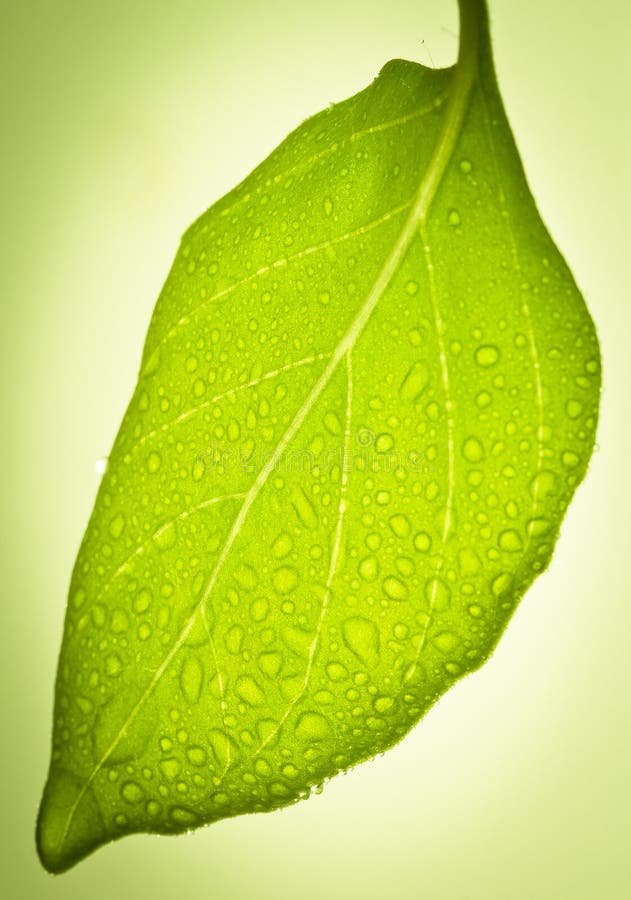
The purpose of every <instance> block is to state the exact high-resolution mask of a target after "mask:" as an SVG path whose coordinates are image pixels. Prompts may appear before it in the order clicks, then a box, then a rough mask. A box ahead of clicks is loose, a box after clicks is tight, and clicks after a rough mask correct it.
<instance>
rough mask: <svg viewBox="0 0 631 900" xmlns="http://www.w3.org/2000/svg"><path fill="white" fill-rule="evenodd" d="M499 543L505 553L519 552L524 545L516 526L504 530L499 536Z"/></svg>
mask: <svg viewBox="0 0 631 900" xmlns="http://www.w3.org/2000/svg"><path fill="white" fill-rule="evenodd" d="M498 544H499V545H500V549H502V550H504V552H505V553H518V552H519V551H520V550H521V549H522V548H523V546H524V545H523V541H522V539H521V536H520V534H519V532H518V531H515V529H514V528H507V529H506V530H505V531H502V533H501V534H500V536H499V538H498Z"/></svg>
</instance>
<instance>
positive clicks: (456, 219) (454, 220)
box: [447, 209, 460, 228]
mask: <svg viewBox="0 0 631 900" xmlns="http://www.w3.org/2000/svg"><path fill="white" fill-rule="evenodd" d="M447 221H448V222H449V224H450V225H452V226H453V227H454V228H456V227H457V226H458V225H460V213H459V212H458V210H457V209H452V210H450V212H449V215H448V216H447Z"/></svg>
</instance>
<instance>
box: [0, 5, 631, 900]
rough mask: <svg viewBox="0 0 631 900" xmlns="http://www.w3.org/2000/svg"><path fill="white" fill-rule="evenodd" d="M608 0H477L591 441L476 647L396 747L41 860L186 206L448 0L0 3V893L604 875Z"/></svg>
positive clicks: (625, 447)
mask: <svg viewBox="0 0 631 900" xmlns="http://www.w3.org/2000/svg"><path fill="white" fill-rule="evenodd" d="M628 10H629V7H628V5H627V3H626V0H600V2H594V0H576V2H569V0H567V2H558V3H554V2H551V0H528V2H517V0H495V2H493V0H491V12H492V17H493V34H494V39H495V47H496V59H497V65H498V70H499V80H500V86H501V88H502V90H503V93H504V97H505V101H506V104H507V107H508V113H509V118H510V120H511V122H512V124H513V128H514V130H515V133H516V137H517V143H518V145H519V147H520V148H521V152H522V154H523V157H524V160H525V165H526V170H527V173H528V175H529V178H530V181H531V185H532V187H533V190H534V193H535V196H536V198H537V200H538V203H539V206H540V209H541V212H542V214H543V217H544V219H545V221H546V222H547V224H548V226H549V227H550V230H551V232H552V234H553V235H554V237H555V238H556V240H557V242H558V243H559V245H560V247H561V250H562V251H563V252H564V253H565V254H566V256H567V258H568V261H569V263H570V266H571V267H572V269H573V271H574V274H575V276H576V278H577V280H578V283H579V285H580V286H581V287H582V289H583V291H584V293H585V295H586V298H587V301H588V303H589V306H590V309H591V311H592V314H593V316H594V318H595V320H596V323H597V326H598V328H599V333H600V337H601V341H602V348H603V356H604V383H605V389H604V394H603V405H602V417H601V424H600V431H599V443H600V447H599V449H598V452H596V454H595V455H594V459H593V462H592V465H591V468H590V472H589V474H588V477H587V480H586V482H585V484H584V485H583V486H582V487H581V488H580V490H579V492H578V494H577V496H576V498H575V501H574V503H573V505H572V507H571V509H570V513H569V516H568V518H567V521H566V522H565V524H564V527H563V530H562V536H561V540H560V542H559V545H558V549H557V552H556V554H555V557H554V559H553V562H552V565H551V567H550V569H549V571H548V572H547V573H546V574H545V575H544V576H542V577H541V578H540V579H539V581H538V582H537V584H536V585H535V586H534V587H533V588H532V589H531V591H530V592H529V594H528V595H527V597H526V598H525V599H524V600H523V602H522V605H521V607H520V609H519V611H518V612H517V614H516V615H515V617H514V619H513V621H512V623H511V625H510V627H509V630H508V632H507V633H506V635H505V636H504V638H503V639H502V641H501V643H500V646H499V648H498V650H497V652H496V653H495V655H494V657H493V658H492V659H491V661H490V662H489V663H488V664H487V665H486V666H485V667H484V669H483V670H482V671H480V672H479V673H478V674H476V675H474V676H472V677H470V678H469V679H467V680H465V681H464V682H462V683H461V684H459V685H458V686H456V688H454V690H453V691H452V692H451V693H449V694H448V695H447V696H446V697H445V698H444V699H443V700H442V701H441V702H440V704H439V705H438V707H436V708H435V709H434V710H433V711H432V712H431V713H430V715H428V716H427V718H426V719H425V720H424V721H423V722H422V723H421V724H420V725H419V726H418V727H417V728H416V729H415V731H414V732H413V733H412V734H411V735H409V736H408V737H407V738H406V739H405V740H404V741H403V742H402V743H401V744H400V745H399V746H398V747H396V748H395V749H393V750H392V751H390V752H389V753H388V754H386V755H385V756H384V757H383V758H380V759H377V760H375V761H373V762H371V763H366V764H364V765H363V766H361V767H359V768H358V769H356V770H355V771H353V772H351V773H349V774H348V775H347V776H346V777H339V778H338V779H337V780H334V781H333V782H331V783H330V784H329V785H327V786H326V788H325V790H324V793H323V794H322V796H319V797H314V798H313V799H311V800H309V801H308V802H305V803H302V804H299V805H298V806H295V807H293V808H290V809H287V810H284V811H282V812H278V813H274V814H271V815H259V816H249V817H246V818H240V819H234V820H231V821H227V822H222V823H219V824H217V825H215V826H213V827H211V828H207V829H202V830H200V831H198V832H196V833H195V834H193V835H190V836H188V837H181V838H168V839H167V838H162V839H160V838H155V837H154V838H151V837H144V836H143V837H133V838H127V839H125V840H124V841H121V842H119V843H118V844H115V845H111V846H110V847H107V848H105V849H102V850H100V851H99V852H98V853H97V854H96V855H95V856H93V857H92V858H90V859H88V860H86V861H85V862H83V863H81V864H80V866H79V867H78V868H76V869H75V870H73V871H71V872H69V873H68V874H66V875H63V876H60V877H57V878H53V877H51V876H49V875H46V874H45V873H44V872H43V870H41V869H40V867H39V863H38V861H37V858H36V856H35V851H34V844H33V829H34V821H35V816H36V809H37V803H38V799H39V794H40V791H41V788H42V785H43V782H44V777H45V773H46V767H47V764H48V752H49V747H48V743H49V733H50V727H51V715H52V685H53V677H54V671H55V664H56V655H57V649H58V644H59V640H60V636H61V626H62V616H63V609H64V604H65V593H66V588H67V584H68V579H69V575H70V571H71V567H72V564H73V561H74V556H75V553H76V550H77V547H78V544H79V541H80V539H81V536H82V533H83V529H84V527H85V524H86V522H87V518H88V515H89V512H90V509H91V506H92V502H93V499H94V494H95V491H96V487H97V479H98V475H97V474H96V472H95V460H96V459H97V458H98V457H101V456H103V455H106V454H107V452H108V450H109V447H110V444H111V442H112V440H113V438H114V435H115V432H116V429H117V427H118V424H119V421H120V418H121V416H122V413H123V411H124V408H125V406H126V403H127V400H128V398H129V396H130V393H131V390H132V386H133V383H134V380H135V374H136V369H137V365H138V362H139V356H140V349H141V344H142V341H143V337H144V333H145V330H146V327H147V324H148V322H149V317H150V314H151V310H152V308H153V304H154V302H155V298H156V296H157V294H158V291H159V289H160V286H161V284H162V281H163V279H164V277H165V275H166V272H167V269H168V267H169V265H170V262H171V259H172V257H173V255H174V252H175V249H176V245H177V242H178V238H179V235H180V233H181V232H182V231H183V229H184V228H185V227H186V226H187V225H188V224H189V223H190V222H191V221H192V220H193V219H194V218H195V217H196V216H197V215H198V214H199V213H200V212H201V211H202V210H203V209H204V208H205V207H206V206H208V205H209V204H210V203H211V202H212V201H213V200H215V199H216V198H218V197H219V196H220V195H222V194H223V193H224V192H225V191H226V190H228V189H229V188H231V187H232V186H233V185H234V184H235V183H236V182H237V181H238V180H240V179H241V178H242V177H243V176H244V175H245V174H247V173H248V172H249V171H250V169H251V168H252V167H253V166H254V164H256V163H258V162H259V161H260V160H261V159H262V158H263V157H265V156H266V155H267V153H268V152H269V151H270V150H271V149H272V148H273V147H274V146H275V145H276V144H277V143H278V142H279V141H280V140H281V139H282V138H283V137H284V136H285V134H286V133H287V132H288V131H289V130H290V129H291V128H293V127H294V126H295V125H297V124H298V123H299V122H300V121H301V120H302V119H303V118H305V117H306V116H308V115H309V114H311V113H312V112H315V111H317V110H318V109H320V108H322V107H323V106H326V105H327V104H328V103H330V102H333V101H336V100H339V99H342V98H345V97H347V96H349V95H350V94H352V93H354V92H355V91H357V90H359V89H361V88H362V87H363V86H365V85H366V84H367V83H368V82H369V81H370V80H371V79H372V78H373V77H374V76H375V75H376V73H377V71H378V70H379V68H380V67H381V65H382V64H383V63H384V62H386V60H388V59H389V58H391V57H395V56H403V57H407V58H409V59H416V60H418V61H420V62H423V63H425V64H428V65H430V64H432V63H433V64H435V65H446V64H448V63H450V62H451V61H452V60H453V58H454V57H455V52H456V45H457V41H456V32H457V14H456V2H455V0H431V2H430V0H414V2H411V0H380V2H366V0H362V2H360V0H318V2H312V3H308V2H307V3H304V4H303V3H299V2H297V0H291V2H290V0H286V2H283V0H265V2H262V0H261V2H256V0H221V2H215V0H205V2H204V0H180V2H171V0H151V2H149V0H124V2H123V0H102V2H96V0H20V2H8V0H4V2H3V3H2V11H1V12H2V14H1V17H0V18H1V23H0V92H1V96H2V118H1V120H0V121H1V122H2V139H1V141H0V148H1V149H0V153H1V154H2V164H1V167H0V176H1V178H2V181H3V185H2V190H1V193H0V196H1V197H2V201H1V202H2V225H1V226H0V227H1V240H0V253H1V254H2V266H1V269H0V283H1V292H0V298H1V299H0V303H1V304H2V307H1V316H0V323H1V337H2V351H1V353H0V364H1V366H2V375H1V379H2V380H1V391H2V413H1V423H0V425H1V429H2V430H1V435H2V440H1V441H0V454H1V456H0V477H1V479H2V489H1V490H2V493H1V515H2V535H1V543H0V554H1V560H2V568H1V584H2V599H1V610H2V626H1V629H0V642H1V645H0V666H1V669H2V672H1V680H0V691H1V696H2V712H1V716H0V723H1V736H0V754H1V764H0V778H1V785H0V787H1V792H0V823H1V828H2V834H1V836H0V855H1V864H0V893H2V896H4V897H6V898H8V900H22V898H24V900H40V898H41V900H48V898H63V900H74V898H81V900H87V898H89V900H106V898H107V900H119V898H122V900H127V898H130V900H143V898H152V900H166V898H178V900H181V898H185V900H188V898H194V900H198V898H212V900H242V898H256V900H290V898H291V900H293V898H300V900H315V898H318V900H320V898H326V900H338V898H352V900H353V898H362V900H374V898H382V897H383V898H388V900H390V898H408V897H412V898H416V897H422V898H427V900H539V898H544V900H547V898H555V900H557V898H560V900H564V898H573V900H574V898H599V900H600V898H622V897H623V896H631V880H630V875H629V872H630V859H629V857H630V855H631V854H630V851H629V838H630V831H631V828H630V826H631V815H630V813H629V808H630V806H631V784H630V780H631V779H630V771H631V766H630V762H629V760H630V757H631V753H630V746H629V745H630V740H631V716H630V701H629V686H628V685H629V668H630V659H629V657H630V649H631V640H630V637H629V636H630V634H631V598H630V597H629V589H628V582H629V573H630V567H629V560H630V559H631V548H630V547H629V529H628V523H629V500H630V498H629V477H628V470H629V466H630V465H631V462H630V458H631V450H630V448H631V426H630V425H629V420H628V415H629V402H628V398H629V387H630V383H631V368H630V367H629V357H630V356H631V350H630V349H629V343H630V334H631V331H630V326H631V321H630V317H629V285H630V284H631V270H630V265H629V262H630V258H631V246H630V237H631V220H630V215H629V210H630V208H631V189H630V188H631V181H630V172H631V147H630V134H631V126H630V123H629V96H631V84H630V78H629V74H630V66H629V50H628V34H629V26H631V14H630V13H629V11H628Z"/></svg>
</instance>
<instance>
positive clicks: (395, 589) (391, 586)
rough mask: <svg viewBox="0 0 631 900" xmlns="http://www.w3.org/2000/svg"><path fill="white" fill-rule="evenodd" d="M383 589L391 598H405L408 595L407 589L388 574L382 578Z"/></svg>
mask: <svg viewBox="0 0 631 900" xmlns="http://www.w3.org/2000/svg"><path fill="white" fill-rule="evenodd" d="M383 590H384V593H385V595H386V596H387V597H389V598H390V599H391V600H405V599H406V598H407V596H408V589H407V587H406V586H405V584H403V582H402V581H400V580H399V579H398V578H394V576H390V577H389V578H386V579H384V582H383Z"/></svg>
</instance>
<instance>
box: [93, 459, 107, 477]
mask: <svg viewBox="0 0 631 900" xmlns="http://www.w3.org/2000/svg"><path fill="white" fill-rule="evenodd" d="M108 464H109V457H107V456H102V457H101V458H100V459H97V461H96V462H95V463H94V471H95V472H96V473H97V474H98V475H104V474H105V473H106V472H107V466H108Z"/></svg>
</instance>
